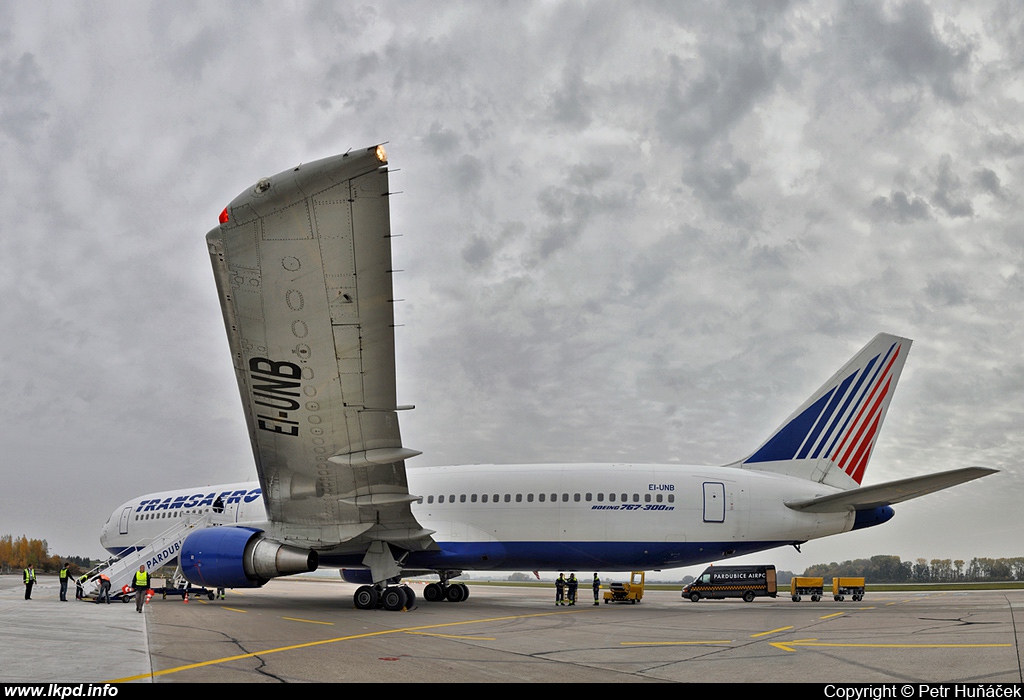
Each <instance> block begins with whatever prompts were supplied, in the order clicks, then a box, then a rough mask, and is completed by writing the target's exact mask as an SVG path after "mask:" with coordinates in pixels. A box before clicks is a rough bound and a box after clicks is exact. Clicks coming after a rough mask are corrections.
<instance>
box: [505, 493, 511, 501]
mask: <svg viewBox="0 0 1024 700" xmlns="http://www.w3.org/2000/svg"><path fill="white" fill-rule="evenodd" d="M511 502H512V494H510V493H506V494H505V503H511Z"/></svg>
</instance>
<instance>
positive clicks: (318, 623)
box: [281, 617, 334, 625]
mask: <svg viewBox="0 0 1024 700" xmlns="http://www.w3.org/2000/svg"><path fill="white" fill-rule="evenodd" d="M281 619H282V620H291V621H292V622H308V623H309V624H311V625H333V624H334V623H333V622H322V621H320V620H303V619H302V618H301V617H282V618H281Z"/></svg>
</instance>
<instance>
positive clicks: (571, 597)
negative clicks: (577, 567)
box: [568, 573, 580, 605]
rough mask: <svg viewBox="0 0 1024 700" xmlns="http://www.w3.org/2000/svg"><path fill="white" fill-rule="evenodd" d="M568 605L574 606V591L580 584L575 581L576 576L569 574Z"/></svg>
mask: <svg viewBox="0 0 1024 700" xmlns="http://www.w3.org/2000/svg"><path fill="white" fill-rule="evenodd" d="M568 585H569V605H576V589H577V588H578V587H579V585H580V582H579V581H577V580H576V574H575V573H571V574H569V583H568Z"/></svg>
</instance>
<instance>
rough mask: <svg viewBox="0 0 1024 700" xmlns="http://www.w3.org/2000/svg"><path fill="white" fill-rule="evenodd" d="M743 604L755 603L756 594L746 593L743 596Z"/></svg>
mask: <svg viewBox="0 0 1024 700" xmlns="http://www.w3.org/2000/svg"><path fill="white" fill-rule="evenodd" d="M743 602H744V603H753V602H754V592H753V591H747V592H746V593H744V594H743Z"/></svg>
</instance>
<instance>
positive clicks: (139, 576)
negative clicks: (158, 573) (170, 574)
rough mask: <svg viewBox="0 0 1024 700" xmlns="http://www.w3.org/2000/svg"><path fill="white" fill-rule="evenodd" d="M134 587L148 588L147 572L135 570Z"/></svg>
mask: <svg viewBox="0 0 1024 700" xmlns="http://www.w3.org/2000/svg"><path fill="white" fill-rule="evenodd" d="M135 587H136V588H149V572H146V571H136V572H135Z"/></svg>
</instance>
